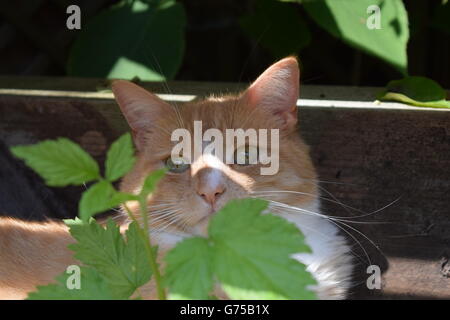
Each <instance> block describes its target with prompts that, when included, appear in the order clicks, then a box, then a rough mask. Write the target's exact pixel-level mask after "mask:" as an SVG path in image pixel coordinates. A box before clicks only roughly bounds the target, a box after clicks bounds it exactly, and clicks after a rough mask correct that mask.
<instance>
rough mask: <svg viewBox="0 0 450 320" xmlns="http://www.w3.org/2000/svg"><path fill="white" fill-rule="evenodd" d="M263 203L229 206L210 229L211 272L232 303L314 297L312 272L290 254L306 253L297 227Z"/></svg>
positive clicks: (251, 201) (237, 202) (241, 202)
mask: <svg viewBox="0 0 450 320" xmlns="http://www.w3.org/2000/svg"><path fill="white" fill-rule="evenodd" d="M266 208H267V202H266V201H263V200H259V199H243V200H235V201H231V202H229V203H228V204H227V205H226V206H225V207H224V208H223V209H222V210H220V212H218V213H217V214H216V216H215V217H214V218H213V219H212V221H211V223H210V225H209V235H210V238H211V240H212V242H213V244H214V252H215V255H214V272H215V273H216V275H217V278H218V279H219V281H220V282H221V284H222V287H223V289H224V291H225V292H226V293H227V295H228V296H229V297H230V298H232V299H258V300H259V299H314V298H315V295H314V294H313V292H311V291H309V290H308V289H307V288H306V287H307V286H309V285H311V284H315V280H314V279H313V278H312V276H311V274H310V273H309V272H307V271H306V267H305V266H304V265H303V264H301V263H300V262H298V261H296V260H294V259H293V258H291V255H293V254H296V253H300V252H310V249H309V247H308V246H307V245H306V244H305V243H304V239H303V235H302V234H301V233H300V231H299V230H298V229H297V227H296V226H295V225H293V224H291V223H289V222H287V221H286V220H284V219H282V218H280V217H276V216H274V215H271V214H265V215H261V212H262V211H263V210H264V209H266Z"/></svg>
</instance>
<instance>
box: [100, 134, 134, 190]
mask: <svg viewBox="0 0 450 320" xmlns="http://www.w3.org/2000/svg"><path fill="white" fill-rule="evenodd" d="M134 162H135V158H134V149H133V142H132V140H131V135H130V134H129V133H126V134H124V135H123V136H121V137H120V138H119V139H117V140H116V141H115V142H114V143H113V144H112V145H111V147H110V148H109V150H108V154H107V156H106V163H105V167H106V172H105V175H106V179H108V180H109V181H111V182H113V181H115V180H117V179H119V178H121V177H122V176H123V175H124V174H126V173H127V172H128V171H130V169H131V168H132V167H133V165H134Z"/></svg>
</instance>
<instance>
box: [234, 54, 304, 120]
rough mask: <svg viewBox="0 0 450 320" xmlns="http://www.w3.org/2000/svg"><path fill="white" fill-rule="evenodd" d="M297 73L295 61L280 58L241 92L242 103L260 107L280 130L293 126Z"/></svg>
mask: <svg viewBox="0 0 450 320" xmlns="http://www.w3.org/2000/svg"><path fill="white" fill-rule="evenodd" d="M299 80H300V71H299V68H298V63H297V59H296V58H294V57H288V58H284V59H282V60H280V61H278V62H276V63H274V64H273V65H272V66H270V67H269V68H268V69H267V70H266V71H264V72H263V73H262V74H261V75H260V76H259V77H258V79H256V80H255V82H253V83H252V84H251V85H250V87H249V88H248V89H247V90H246V91H245V92H244V95H243V97H244V99H245V103H246V104H247V105H248V106H250V107H254V108H264V109H265V110H267V111H268V112H269V113H270V114H272V115H273V116H274V117H275V120H276V121H277V122H278V124H279V125H280V128H292V127H294V126H295V124H296V123H297V99H298V95H299Z"/></svg>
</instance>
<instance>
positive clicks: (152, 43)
mask: <svg viewBox="0 0 450 320" xmlns="http://www.w3.org/2000/svg"><path fill="white" fill-rule="evenodd" d="M185 24H186V18H185V13H184V9H183V6H182V5H181V4H180V3H177V2H175V1H163V2H161V3H160V4H158V5H155V4H154V5H149V4H147V3H144V2H142V1H133V2H130V1H122V2H120V3H118V4H117V5H115V6H112V7H111V8H109V9H107V10H105V11H103V12H102V13H100V14H99V15H97V16H96V17H94V18H93V19H92V20H90V21H89V23H88V24H87V25H86V26H85V27H83V29H82V31H81V33H80V35H79V37H78V38H77V39H76V41H75V44H74V46H73V47H72V50H71V52H70V58H69V63H68V73H69V75H71V76H83V77H107V78H122V79H132V78H134V77H139V78H140V79H141V80H150V81H162V80H165V79H171V78H173V77H174V76H175V74H176V72H177V71H178V69H179V67H180V65H181V62H182V58H183V52H184V27H185Z"/></svg>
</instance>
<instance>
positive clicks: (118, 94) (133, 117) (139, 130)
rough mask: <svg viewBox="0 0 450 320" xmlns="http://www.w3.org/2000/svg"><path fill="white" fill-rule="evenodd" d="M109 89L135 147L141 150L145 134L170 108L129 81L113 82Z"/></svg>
mask: <svg viewBox="0 0 450 320" xmlns="http://www.w3.org/2000/svg"><path fill="white" fill-rule="evenodd" d="M111 89H112V92H113V94H114V97H115V98H116V101H117V103H118V104H119V107H120V110H122V113H123V115H124V116H125V119H126V120H127V122H128V124H129V126H130V128H131V130H132V133H133V138H134V143H135V144H136V147H137V148H138V150H142V149H143V148H144V146H145V134H146V133H148V132H150V131H151V130H152V124H153V123H154V122H155V121H156V119H158V118H161V117H164V114H167V112H168V111H169V112H170V110H171V106H170V105H169V104H168V103H166V102H164V101H163V100H161V99H160V98H158V97H157V96H156V95H154V94H152V93H150V92H148V91H147V90H145V89H144V88H141V87H139V86H138V85H136V84H134V83H132V82H129V81H125V80H114V81H113V82H112V84H111Z"/></svg>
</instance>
